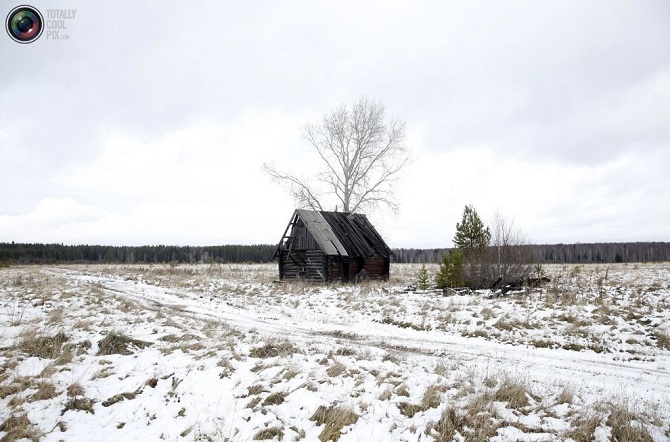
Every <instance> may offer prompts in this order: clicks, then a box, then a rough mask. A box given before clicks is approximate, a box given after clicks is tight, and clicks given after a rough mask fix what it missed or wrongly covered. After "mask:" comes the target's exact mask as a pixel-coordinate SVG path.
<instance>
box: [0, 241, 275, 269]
mask: <svg viewBox="0 0 670 442" xmlns="http://www.w3.org/2000/svg"><path fill="white" fill-rule="evenodd" d="M276 248H277V246H276V245H268V244H257V245H251V246H249V245H225V246H208V247H192V246H139V247H134V246H121V247H118V246H90V245H79V246H66V245H62V244H15V243H0V262H3V261H4V262H8V263H18V264H50V263H57V262H87V263H88V262H91V263H95V262H106V263H137V262H146V263H159V262H164V263H167V262H189V263H192V262H207V263H208V262H268V261H271V260H272V255H273V254H274V251H275V249H276Z"/></svg>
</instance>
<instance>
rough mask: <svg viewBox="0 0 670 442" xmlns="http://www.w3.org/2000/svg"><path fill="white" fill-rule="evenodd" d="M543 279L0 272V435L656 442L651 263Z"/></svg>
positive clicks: (563, 269)
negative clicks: (473, 290) (488, 287)
mask: <svg viewBox="0 0 670 442" xmlns="http://www.w3.org/2000/svg"><path fill="white" fill-rule="evenodd" d="M430 270H431V271H432V272H433V273H434V272H435V268H434V267H431V268H430ZM544 270H545V271H546V272H547V274H548V276H549V277H550V278H551V280H552V281H551V282H550V283H549V284H548V285H546V286H545V287H543V288H542V289H537V290H534V291H529V292H526V293H516V294H513V295H509V296H506V297H503V298H493V299H489V298H487V297H486V296H485V295H486V294H485V293H477V294H472V295H468V296H451V297H445V296H442V295H441V294H439V293H435V292H416V291H414V292H405V291H404V290H403V289H405V288H406V287H407V286H408V284H415V283H416V279H417V274H418V267H417V266H414V265H395V266H393V267H392V269H391V271H392V274H393V278H392V279H391V281H389V282H385V283H366V284H362V285H358V286H351V285H333V286H320V285H310V284H301V283H291V284H285V283H282V284H276V283H273V279H275V277H276V266H275V265H216V264H214V265H183V266H168V265H165V266H163V265H153V266H149V265H144V266H143V265H129V266H102V265H99V266H58V267H48V266H44V267H10V268H4V269H0V438H2V439H0V440H2V441H4V440H16V439H20V438H27V439H33V440H38V439H39V440H54V441H56V440H68V441H79V440H81V441H87V442H88V441H103V440H198V441H203V440H213V441H224V440H230V441H247V440H265V439H268V440H271V439H274V440H285V441H293V440H305V441H316V440H322V441H326V440H338V438H339V440H340V441H359V440H360V441H430V440H437V441H450V440H468V441H470V440H473V441H475V440H494V441H517V440H518V441H545V440H546V441H553V440H575V441H590V440H596V441H605V440H618V441H624V440H630V441H633V440H636V441H645V440H654V441H665V440H668V439H669V438H670V321H668V319H669V318H670V264H669V263H662V264H628V265H607V266H605V265H601V266H552V267H545V268H544Z"/></svg>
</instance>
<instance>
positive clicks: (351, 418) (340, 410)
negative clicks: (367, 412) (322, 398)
mask: <svg viewBox="0 0 670 442" xmlns="http://www.w3.org/2000/svg"><path fill="white" fill-rule="evenodd" d="M358 417H359V416H358V415H357V414H356V413H354V411H353V410H352V409H350V408H346V407H340V406H335V405H332V406H330V407H325V406H323V405H321V406H319V408H317V409H316V411H315V412H314V414H313V415H312V417H310V418H309V419H310V420H311V421H314V422H316V424H317V425H325V428H324V429H323V431H322V432H321V434H319V440H320V441H321V442H326V441H337V440H339V439H340V435H341V431H342V429H343V428H344V427H346V426H347V425H353V424H355V423H356V422H358Z"/></svg>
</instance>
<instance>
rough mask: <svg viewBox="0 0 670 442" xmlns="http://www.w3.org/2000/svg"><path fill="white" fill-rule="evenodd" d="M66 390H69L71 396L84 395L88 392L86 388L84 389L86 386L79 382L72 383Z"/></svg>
mask: <svg viewBox="0 0 670 442" xmlns="http://www.w3.org/2000/svg"><path fill="white" fill-rule="evenodd" d="M65 391H67V395H68V396H69V397H76V396H83V395H84V394H86V390H84V387H82V386H81V384H80V383H78V382H75V383H74V384H70V385H69V386H68V387H67V389H66V390H65Z"/></svg>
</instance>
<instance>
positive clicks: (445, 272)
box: [435, 249, 464, 288]
mask: <svg viewBox="0 0 670 442" xmlns="http://www.w3.org/2000/svg"><path fill="white" fill-rule="evenodd" d="M463 258H464V255H463V251H462V250H460V249H454V250H452V251H451V252H447V253H445V254H444V255H442V263H441V264H440V270H439V271H438V272H437V276H435V283H436V284H437V286H438V287H440V288H447V287H463V285H464V282H463Z"/></svg>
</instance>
